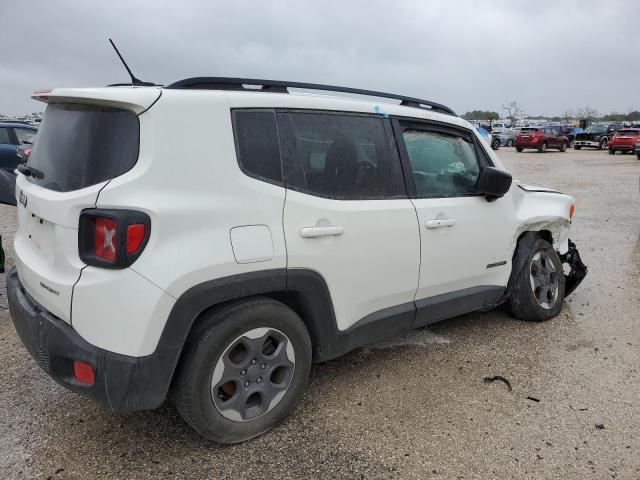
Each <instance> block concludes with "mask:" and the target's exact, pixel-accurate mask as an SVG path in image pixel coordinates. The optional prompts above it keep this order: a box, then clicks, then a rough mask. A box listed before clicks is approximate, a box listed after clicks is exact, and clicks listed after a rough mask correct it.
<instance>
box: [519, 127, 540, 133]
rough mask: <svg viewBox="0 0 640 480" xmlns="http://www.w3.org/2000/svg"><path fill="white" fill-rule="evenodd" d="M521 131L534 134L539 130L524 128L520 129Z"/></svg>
mask: <svg viewBox="0 0 640 480" xmlns="http://www.w3.org/2000/svg"><path fill="white" fill-rule="evenodd" d="M520 131H521V132H522V133H534V132H537V131H538V129H537V128H522V129H520Z"/></svg>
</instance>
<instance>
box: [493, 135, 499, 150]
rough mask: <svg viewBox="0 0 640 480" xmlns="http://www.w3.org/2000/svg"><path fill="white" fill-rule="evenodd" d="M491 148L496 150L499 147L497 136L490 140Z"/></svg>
mask: <svg viewBox="0 0 640 480" xmlns="http://www.w3.org/2000/svg"><path fill="white" fill-rule="evenodd" d="M491 148H492V149H493V150H498V149H499V148H500V139H499V138H494V139H493V140H491Z"/></svg>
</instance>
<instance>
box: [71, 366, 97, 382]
mask: <svg viewBox="0 0 640 480" xmlns="http://www.w3.org/2000/svg"><path fill="white" fill-rule="evenodd" d="M73 376H74V377H76V380H78V381H79V382H82V383H87V384H89V385H91V384H93V382H94V380H95V378H94V374H93V366H91V365H90V364H88V363H87V362H81V361H80V360H74V361H73Z"/></svg>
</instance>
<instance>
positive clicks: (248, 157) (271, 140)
mask: <svg viewBox="0 0 640 480" xmlns="http://www.w3.org/2000/svg"><path fill="white" fill-rule="evenodd" d="M233 127H234V134H235V140H236V154H237V156H238V163H239V164H240V167H241V168H242V170H243V171H244V172H245V173H247V174H248V175H250V176H254V177H257V178H259V179H263V180H267V181H272V182H276V183H280V184H281V183H282V164H281V162H280V145H279V143H278V128H277V126H276V116H275V113H274V112H273V111H261V112H259V111H234V112H233Z"/></svg>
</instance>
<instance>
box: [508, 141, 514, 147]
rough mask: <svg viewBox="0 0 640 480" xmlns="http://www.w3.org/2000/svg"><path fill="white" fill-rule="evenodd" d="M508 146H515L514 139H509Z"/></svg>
mask: <svg viewBox="0 0 640 480" xmlns="http://www.w3.org/2000/svg"><path fill="white" fill-rule="evenodd" d="M507 147H513V140H511V139H509V140H507Z"/></svg>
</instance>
